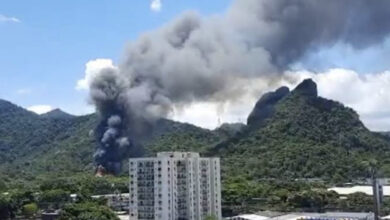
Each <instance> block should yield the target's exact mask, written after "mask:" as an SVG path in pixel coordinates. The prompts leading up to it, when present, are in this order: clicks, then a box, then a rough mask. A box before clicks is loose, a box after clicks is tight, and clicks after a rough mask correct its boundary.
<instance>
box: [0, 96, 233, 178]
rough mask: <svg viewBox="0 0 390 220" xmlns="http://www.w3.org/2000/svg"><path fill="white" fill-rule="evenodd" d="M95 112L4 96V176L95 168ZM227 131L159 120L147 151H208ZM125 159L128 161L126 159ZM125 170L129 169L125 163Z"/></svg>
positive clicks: (0, 172)
mask: <svg viewBox="0 0 390 220" xmlns="http://www.w3.org/2000/svg"><path fill="white" fill-rule="evenodd" d="M97 123H98V117H97V116H96V115H95V114H91V115H86V116H79V117H76V116H70V115H68V114H66V113H63V112H62V111H60V110H55V111H54V112H51V113H48V114H44V115H37V114H35V113H32V112H29V111H27V110H25V109H23V108H20V107H18V106H16V105H14V104H12V103H10V102H7V101H3V100H0V177H2V179H5V180H8V181H13V182H14V181H15V180H29V181H33V180H40V179H42V178H47V177H48V176H49V177H53V176H54V177H61V176H69V175H76V174H77V173H88V174H93V172H94V166H93V153H94V150H95V142H94V138H93V137H91V136H90V132H91V130H93V129H94V128H95V126H96V124H97ZM222 137H226V136H224V135H222V134H219V133H218V132H213V131H210V130H206V129H202V128H199V127H196V126H193V125H190V124H186V123H179V122H174V121H170V120H160V121H159V122H158V123H157V126H156V129H155V130H154V131H153V134H152V136H151V139H150V140H148V141H147V142H146V143H144V144H145V149H146V151H145V152H146V154H148V155H154V154H155V153H156V152H158V151H163V150H194V151H205V150H206V149H209V148H210V147H211V146H213V145H215V144H216V143H218V142H219V141H220V139H221V138H222ZM124 162H125V161H124ZM124 172H125V173H126V170H125V169H124Z"/></svg>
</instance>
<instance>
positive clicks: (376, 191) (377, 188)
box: [371, 167, 383, 220]
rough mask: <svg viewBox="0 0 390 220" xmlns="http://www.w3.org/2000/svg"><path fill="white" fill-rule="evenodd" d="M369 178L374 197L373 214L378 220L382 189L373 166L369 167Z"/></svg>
mask: <svg viewBox="0 0 390 220" xmlns="http://www.w3.org/2000/svg"><path fill="white" fill-rule="evenodd" d="M371 180H372V194H373V199H374V215H375V220H380V217H379V215H380V210H381V202H382V195H383V189H382V185H381V183H380V182H378V179H377V170H376V168H375V167H371Z"/></svg>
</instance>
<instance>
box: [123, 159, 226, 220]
mask: <svg viewBox="0 0 390 220" xmlns="http://www.w3.org/2000/svg"><path fill="white" fill-rule="evenodd" d="M129 166H130V184H129V188H130V189H129V191H130V203H129V204H130V209H129V215H130V220H149V219H162V220H202V219H205V217H206V216H214V217H216V218H217V219H222V217H221V178H220V162H219V158H201V157H200V156H199V154H198V153H192V152H162V153H158V154H157V157H155V158H132V159H130V161H129Z"/></svg>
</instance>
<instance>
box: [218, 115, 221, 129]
mask: <svg viewBox="0 0 390 220" xmlns="http://www.w3.org/2000/svg"><path fill="white" fill-rule="evenodd" d="M220 126H221V117H218V127H220Z"/></svg>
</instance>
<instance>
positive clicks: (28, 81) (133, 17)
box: [0, 0, 390, 130]
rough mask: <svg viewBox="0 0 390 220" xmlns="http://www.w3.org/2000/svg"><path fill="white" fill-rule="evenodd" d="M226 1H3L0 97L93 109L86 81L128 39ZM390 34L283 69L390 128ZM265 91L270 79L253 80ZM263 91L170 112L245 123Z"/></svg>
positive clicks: (35, 107) (374, 124)
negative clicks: (373, 42)
mask: <svg viewBox="0 0 390 220" xmlns="http://www.w3.org/2000/svg"><path fill="white" fill-rule="evenodd" d="M229 5H231V1H226V0H225V1H224V0H213V1H208V0H186V1H176V0H153V1H149V0H137V1H128V0H118V1H60V2H59V1H56V2H54V1H43V0H37V1H28V0H25V1H23V3H21V2H20V1H18V3H15V1H12V0H4V1H2V3H1V6H2V7H1V8H0V48H1V50H0V66H1V69H0V98H2V99H6V100H9V101H12V102H14V103H16V104H18V105H21V106H23V107H25V108H28V109H30V110H31V111H35V112H37V113H44V112H47V111H49V110H50V109H53V108H61V109H63V110H65V111H67V112H70V113H72V114H77V115H80V114H86V113H90V112H93V111H94V108H93V106H91V105H89V104H88V102H87V97H88V83H89V81H90V80H91V77H93V76H94V74H96V73H97V72H98V71H99V70H100V69H102V68H104V67H115V66H116V65H117V64H118V63H119V62H120V61H121V54H122V53H123V50H124V47H125V45H126V44H127V43H129V42H132V41H134V40H135V39H137V37H138V36H139V35H140V34H142V33H144V32H148V31H150V30H153V29H155V28H157V27H159V26H161V25H163V24H165V23H167V22H168V21H170V20H172V19H173V18H174V17H176V16H177V15H178V14H181V13H183V12H184V11H187V10H193V11H197V12H199V13H200V14H201V15H203V16H212V15H214V14H220V13H224V11H225V10H226V9H227V8H228V7H229ZM389 57H390V38H389V39H387V40H386V41H385V42H383V43H381V44H376V45H373V46H371V47H368V48H365V49H363V50H356V49H354V48H352V47H350V46H349V45H345V44H342V43H336V44H335V45H332V46H331V47H327V48H321V49H320V50H316V51H313V52H311V53H309V54H306V55H305V58H304V59H303V60H301V61H300V62H299V63H295V64H294V65H293V66H292V70H291V71H289V72H288V73H287V74H288V75H291V76H293V77H295V78H297V79H304V78H308V77H311V78H313V79H314V80H315V81H316V82H317V83H318V87H319V94H320V95H322V96H324V97H326V98H331V99H334V100H337V101H340V102H343V103H344V104H346V105H347V106H350V107H352V108H354V109H355V110H356V111H358V113H359V114H360V115H361V118H362V120H363V122H364V123H365V124H366V126H367V127H369V128H370V129H372V130H390V62H389V61H388V59H389ZM254 83H256V86H257V87H258V88H259V91H262V92H265V91H269V90H272V89H275V87H277V86H279V85H280V84H286V85H288V86H289V87H291V88H293V87H294V86H295V85H294V84H291V83H288V82H281V83H279V84H276V85H272V86H268V85H266V84H264V83H262V82H261V81H258V82H254ZM260 95H261V94H256V95H253V94H248V96H245V97H242V98H241V99H240V100H237V101H235V102H234V103H223V104H215V103H194V104H192V105H190V106H187V107H185V108H181V109H175V110H174V112H173V113H172V115H171V117H172V118H173V119H175V120H180V121H186V122H191V123H194V124H197V125H199V126H202V127H207V128H213V127H215V126H217V125H218V124H219V123H221V122H236V121H240V122H245V121H246V116H247V114H248V112H249V111H250V110H251V108H252V107H253V104H254V102H255V101H256V99H257V98H258V96H260Z"/></svg>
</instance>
